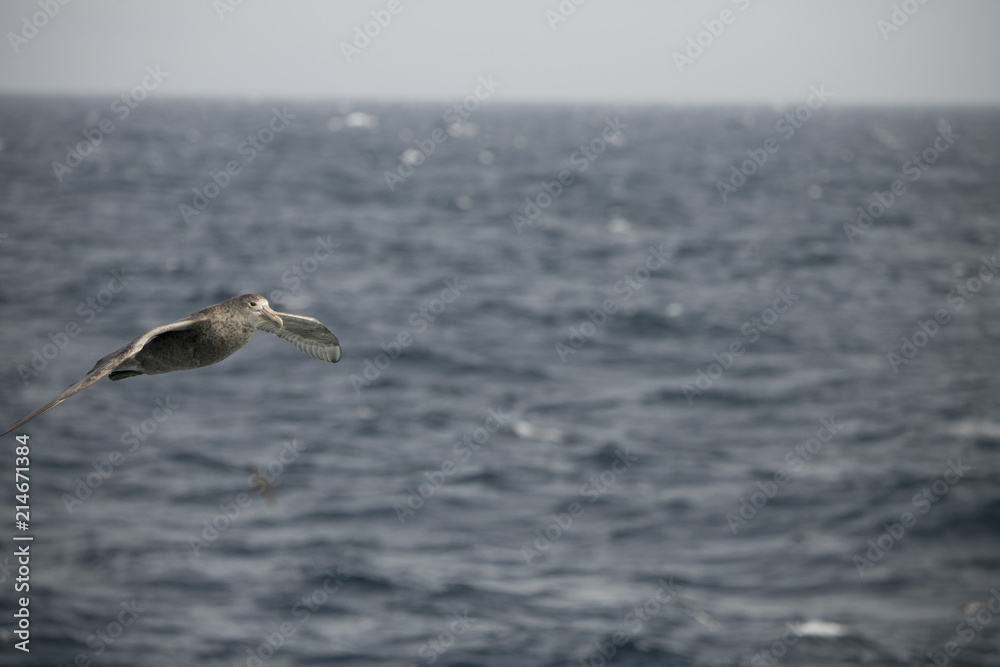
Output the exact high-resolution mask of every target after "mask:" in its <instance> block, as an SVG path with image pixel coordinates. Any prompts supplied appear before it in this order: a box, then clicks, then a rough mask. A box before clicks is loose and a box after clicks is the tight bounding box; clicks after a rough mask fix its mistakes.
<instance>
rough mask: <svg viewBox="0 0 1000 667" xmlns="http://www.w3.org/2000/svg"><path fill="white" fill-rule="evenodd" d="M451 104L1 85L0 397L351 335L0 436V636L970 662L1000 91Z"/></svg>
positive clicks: (996, 656)
mask: <svg viewBox="0 0 1000 667" xmlns="http://www.w3.org/2000/svg"><path fill="white" fill-rule="evenodd" d="M449 106H450V105H446V104H431V103H428V104H424V105H412V104H407V105H400V104H366V103H352V104H348V103H335V102H329V103H318V102H313V103H305V102H285V101H281V100H277V101H256V102H253V103H248V102H244V101H231V102H227V101H201V102H199V101H169V100H156V99H150V100H146V101H143V102H142V103H141V104H139V105H137V106H136V108H134V109H131V110H130V113H129V114H128V115H127V116H126V117H122V110H121V108H120V107H118V108H117V109H116V108H113V107H112V104H111V100H104V99H96V98H95V99H47V98H16V97H8V98H4V99H3V100H2V104H0V139H2V148H3V150H2V151H0V225H2V227H0V230H2V232H0V234H2V235H0V318H2V323H3V325H2V326H0V351H2V357H3V360H4V363H3V365H2V369H0V372H2V374H3V382H2V383H0V405H2V406H3V420H4V421H5V422H6V423H5V424H4V426H6V425H8V424H10V423H13V422H14V421H15V420H16V419H17V418H19V417H21V416H22V415H23V414H26V413H27V412H29V411H30V410H31V409H33V408H34V407H35V406H37V405H38V404H41V403H42V402H44V401H45V400H46V399H48V398H49V397H51V396H52V395H55V394H56V393H58V392H59V391H61V390H62V389H63V388H64V387H66V386H67V385H69V384H71V383H72V382H75V381H76V380H77V379H79V378H80V377H82V376H83V374H84V373H86V372H87V371H88V370H89V369H90V367H91V366H92V364H93V363H94V362H95V361H96V360H97V359H99V358H100V357H102V356H104V355H105V354H107V353H108V352H110V351H112V350H114V349H116V348H117V347H119V346H120V345H122V344H123V343H124V342H126V341H128V340H129V339H131V338H132V337H134V336H136V335H137V334H139V333H140V332H142V331H144V330H146V329H147V328H151V327H153V326H156V325H159V324H162V323H166V322H169V321H172V320H174V319H177V318H179V317H182V316H184V315H186V314H188V313H190V312H193V311H194V310H197V309H199V308H202V307H204V306H207V305H210V304H213V303H217V302H219V301H222V300H224V299H226V298H229V297H231V296H233V295H236V294H240V293H245V292H257V293H260V294H263V295H265V296H267V297H268V298H269V299H270V300H271V302H272V305H273V306H274V307H275V308H276V309H278V310H280V311H286V312H293V313H299V314H305V315H311V316H314V317H317V318H319V319H320V320H321V321H323V322H324V323H325V324H327V326H329V328H330V329H331V330H332V331H334V332H335V333H336V334H337V335H338V337H339V338H340V341H341V344H342V346H343V350H344V356H343V359H342V360H341V361H340V362H339V363H338V364H336V365H330V364H324V363H321V362H318V361H316V360H314V359H310V358H309V357H307V356H305V355H303V354H302V353H300V352H299V351H297V350H295V349H294V348H293V347H291V346H289V345H288V344H286V343H284V342H282V341H280V340H278V339H277V338H274V337H272V336H269V335H267V334H264V333H259V334H258V335H257V336H255V337H254V340H252V341H251V342H250V344H248V345H247V346H246V347H245V348H244V349H243V350H241V351H239V352H238V353H237V354H236V355H234V356H233V357H232V358H230V359H227V360H226V361H224V362H222V363H220V364H218V365H216V366H212V367H208V368H204V369H200V370H198V371H194V372H183V373H175V374H169V375H160V376H151V377H150V376H147V377H138V378H134V379H128V380H125V381H122V382H115V383H112V382H109V381H106V380H102V381H101V382H99V383H97V384H95V385H93V386H92V387H90V388H88V389H87V390H86V391H84V392H82V393H80V394H78V395H77V396H75V397H73V398H72V399H71V400H69V401H67V402H65V403H64V404H62V405H60V406H58V407H56V408H55V409H53V410H52V411H51V412H49V413H47V414H45V415H43V416H42V417H40V418H38V419H37V420H35V421H34V422H31V423H30V424H28V425H27V426H26V427H24V428H23V429H21V430H19V431H18V433H26V434H28V435H29V436H30V440H29V441H28V442H29V445H30V473H29V474H30V479H31V491H30V506H31V512H30V527H29V529H28V530H27V531H19V530H17V529H16V528H15V526H14V523H13V521H14V516H13V515H14V511H15V510H14V504H15V501H14V499H13V498H14V495H15V490H14V488H13V479H12V470H13V467H14V464H15V462H14V456H15V447H16V442H15V441H14V434H10V435H8V436H6V444H4V445H3V447H2V452H3V453H2V457H3V462H2V467H3V469H4V470H6V471H7V472H6V473H5V475H4V479H5V480H6V481H4V482H3V485H4V488H2V489H0V495H2V497H3V498H4V501H3V506H4V507H5V516H6V518H5V519H4V520H3V522H2V525H3V526H5V528H4V533H3V535H5V537H3V540H4V542H6V543H7V545H8V546H7V547H5V548H4V549H3V555H2V556H0V563H2V566H3V567H2V568H0V591H2V594H0V613H2V617H3V618H4V619H5V620H4V621H3V623H2V624H0V662H2V663H3V664H5V665H6V664H10V665H22V664H23V665H71V664H78V665H86V664H94V665H148V666H152V667H156V666H159V665H205V666H216V665H218V666H220V667H221V666H231V665H247V666H250V667H253V666H255V665H268V666H275V667H277V666H292V665H295V666H298V665H351V666H355V665H356V666H359V667H361V666H381V665H401V666H406V665H445V666H447V665H454V666H458V665H474V666H478V665H482V666H492V665H497V666H500V665H503V666H507V665H530V666H535V665H537V666H546V667H563V666H566V667H568V666H571V665H581V664H582V665H594V666H595V667H600V666H601V665H603V664H613V665H629V666H633V665H635V666H638V665H642V666H645V665H678V666H687V665H691V666H708V665H726V666H737V665H739V666H743V665H754V666H756V665H761V664H768V665H775V664H781V665H789V666H793V665H810V666H813V665H859V664H868V665H900V666H902V665H906V666H910V665H924V664H934V661H937V662H938V663H939V664H945V663H946V664H949V665H997V664H1000V619H998V618H997V617H996V614H995V612H994V611H992V610H1000V593H997V591H998V590H1000V555H998V554H1000V552H998V547H1000V484H998V482H1000V413H998V409H997V400H998V390H1000V355H998V346H997V338H998V336H1000V301H998V298H1000V293H998V292H997V290H1000V285H996V284H994V283H996V282H1000V280H994V278H995V276H996V274H997V271H998V268H997V266H996V264H995V262H996V259H995V256H996V255H997V252H998V250H1000V221H998V215H1000V130H998V128H1000V115H998V113H997V112H996V111H994V110H974V109H945V108H941V109H916V110H914V109H848V108H842V107H838V106H837V105H835V104H833V103H832V102H831V103H830V104H827V105H825V106H823V105H820V106H819V108H817V109H806V110H803V109H802V108H796V107H789V108H786V109H776V108H766V107H760V108H708V109H700V108H668V107H617V108H616V107H570V106H565V107H562V106H503V105H493V106H487V105H484V106H483V107H482V108H478V109H475V110H469V111H468V113H467V114H466V115H467V116H468V117H467V118H466V119H465V120H464V121H463V122H461V123H458V124H453V123H449V122H448V120H449V119H448V118H446V117H445V114H446V112H447V110H448V108H449ZM787 114H791V116H790V117H786V115H787ZM796 114H798V115H797V116H796ZM452 119H453V117H452ZM109 123H111V125H109ZM102 124H103V129H102ZM109 127H110V128H112V129H111V131H110V132H108V131H107V130H108V128H109ZM88 137H89V138H88ZM67 146H69V147H70V148H69V149H67ZM68 150H69V155H68ZM73 151H77V155H76V156H75V155H73V154H72V152H73ZM77 156H78V157H77ZM915 156H916V157H918V158H919V161H917V160H915V159H914V158H915ZM67 160H68V161H67ZM53 163H59V165H54V164H53ZM741 170H742V172H745V173H748V174H750V175H749V176H746V175H745V174H744V173H741ZM387 173H388V174H394V175H395V176H388V177H387V175H386V174H387ZM897 181H898V182H897ZM720 184H721V185H720ZM726 185H728V187H726ZM184 207H188V208H184ZM859 208H860V209H861V211H860V212H859V210H858V209H859ZM860 213H865V214H866V215H867V216H868V217H864V216H861V215H860ZM519 216H520V217H519ZM859 217H860V220H859ZM845 225H847V226H846V227H845ZM253 468H256V469H258V470H259V471H260V474H261V475H262V476H264V477H266V478H268V479H269V480H270V486H271V492H272V494H273V499H272V502H268V501H267V499H266V498H265V495H266V494H264V493H263V488H262V485H261V484H260V482H259V478H254V477H252V476H251V473H250V470H251V469H253ZM15 535H30V536H33V537H34V541H32V542H31V543H30V553H31V560H30V568H31V570H30V582H29V583H30V605H29V609H30V624H31V625H30V629H31V637H30V648H31V652H30V653H29V654H26V653H23V652H21V651H18V650H16V649H14V647H13V646H14V643H15V642H17V641H18V639H17V638H16V637H14V635H13V634H12V630H13V620H12V619H13V614H14V613H15V611H16V610H17V609H18V608H19V605H18V604H17V603H16V598H17V597H18V596H19V595H21V594H15V591H14V585H15V583H16V581H15V579H16V577H17V563H16V558H15V557H14V555H13V550H14V548H16V547H17V546H18V545H20V544H23V543H20V542H19V543H15V542H14V541H13V540H12V539H11V538H12V537H14V536H15Z"/></svg>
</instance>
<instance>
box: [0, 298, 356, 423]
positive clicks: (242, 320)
mask: <svg viewBox="0 0 1000 667" xmlns="http://www.w3.org/2000/svg"><path fill="white" fill-rule="evenodd" d="M258 329H260V330H262V331H266V332H268V333H273V334H274V335H275V336H278V337H279V338H282V339H284V340H286V341H288V342H289V343H291V344H292V345H294V346H295V347H297V348H299V349H300V350H302V351H303V352H305V353H306V354H308V355H309V356H311V357H315V358H316V359H320V360H322V361H329V362H331V363H336V362H337V361H339V360H340V354H341V350H340V342H339V341H338V340H337V337H336V336H334V335H333V334H332V333H330V330H329V329H327V328H326V327H325V326H323V324H322V323H320V321H319V320H316V319H314V318H312V317H304V316H301V315H291V314H289V313H278V312H275V311H274V310H272V309H271V307H270V306H269V305H268V303H267V299H265V298H264V297H262V296H260V295H258V294H244V295H242V296H237V297H233V298H232V299H229V300H227V301H223V302H222V303H218V304H216V305H214V306H209V307H208V308H203V309H202V310H199V311H197V312H194V313H191V314H190V315H188V316H187V317H185V318H182V319H180V320H177V321H176V322H173V323H172V324H164V325H163V326H159V327H155V328H153V329H150V330H149V331H147V332H146V333H144V334H142V335H141V336H139V337H137V338H135V339H134V340H132V341H131V342H129V343H128V344H127V345H125V346H123V347H122V348H120V349H119V350H116V351H115V352H112V353H111V354H109V355H108V356H106V357H104V358H103V359H101V360H100V361H98V362H97V363H96V364H95V365H94V367H93V368H92V369H91V370H90V372H89V373H87V375H86V376H84V378H83V379H82V380H80V381H79V382H77V383H76V384H74V385H71V386H70V387H69V388H67V389H66V391H64V392H63V393H61V394H59V395H58V396H56V397H55V398H53V399H52V400H51V401H49V402H48V403H45V404H44V405H42V406H41V407H39V408H38V409H37V410H35V411H34V412H32V413H31V414H29V415H27V416H26V417H24V418H23V419H21V420H20V421H18V422H17V423H16V424H14V425H13V426H11V427H10V428H9V429H7V430H6V431H4V432H3V433H0V436H2V435H6V434H7V433H10V432H11V431H13V430H14V429H16V428H18V427H20V426H22V425H24V424H26V423H27V422H29V421H31V420H32V419H34V418H35V417H37V416H39V415H41V414H42V413H44V412H46V411H48V410H51V409H52V408H54V407H55V406H56V405H58V404H59V403H62V402H63V401H65V400H66V399H67V398H69V397H70V396H72V395H74V394H76V393H77V392H79V391H81V390H83V389H85V388H86V387H89V386H90V385H92V384H93V383H95V382H97V381H98V380H100V379H101V378H102V377H104V376H105V375H107V376H109V378H110V379H111V380H123V379H125V378H130V377H135V376H137V375H159V374H161V373H172V372H174V371H189V370H193V369H195V368H202V367H204V366H210V365H212V364H216V363H218V362H220V361H222V360H223V359H225V358H226V357H228V356H230V355H231V354H233V353H234V352H236V351H237V350H238V349H240V348H241V347H243V346H244V345H246V344H247V343H249V342H250V339H251V338H252V337H253V334H254V331H256V330H258Z"/></svg>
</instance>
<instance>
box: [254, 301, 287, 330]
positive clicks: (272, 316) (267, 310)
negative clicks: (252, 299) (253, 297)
mask: <svg viewBox="0 0 1000 667" xmlns="http://www.w3.org/2000/svg"><path fill="white" fill-rule="evenodd" d="M260 314H261V315H263V316H264V317H265V318H266V319H268V320H271V321H272V322H274V323H275V324H276V325H277V327H278V328H279V329H284V328H285V323H284V322H283V321H282V320H281V318H280V317H279V316H278V313H276V312H274V311H273V310H272V309H271V307H270V306H264V307H263V308H261V309H260Z"/></svg>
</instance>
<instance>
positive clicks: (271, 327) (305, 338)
mask: <svg viewBox="0 0 1000 667" xmlns="http://www.w3.org/2000/svg"><path fill="white" fill-rule="evenodd" d="M278 317H280V318H281V320H282V321H283V322H284V323H285V326H283V327H281V328H280V329H279V328H278V327H277V326H276V325H275V324H274V323H272V322H269V321H267V320H265V321H263V322H261V323H259V324H258V325H257V328H258V329H260V330H261V331H266V332H267V333H270V334H274V335H275V336H277V337H278V338H280V339H282V340H286V341H288V342H289V343H291V344H292V345H294V346H295V347H297V348H299V349H300V350H302V351H303V352H305V353H306V354H308V355H309V356H310V357H314V358H316V359H320V360H322V361H329V362H330V363H331V364H335V363H337V362H338V361H340V341H338V340H337V337H336V336H334V335H333V334H332V333H331V332H330V330H329V329H327V328H326V327H325V326H323V323H322V322H320V321H319V320H317V319H316V318H315V317H304V316H302V315H292V314H290V313H278Z"/></svg>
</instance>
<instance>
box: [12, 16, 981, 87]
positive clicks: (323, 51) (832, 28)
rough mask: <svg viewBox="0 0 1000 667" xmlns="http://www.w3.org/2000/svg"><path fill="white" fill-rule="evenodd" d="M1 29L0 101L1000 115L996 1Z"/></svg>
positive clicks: (52, 21) (100, 19) (28, 22)
mask: <svg viewBox="0 0 1000 667" xmlns="http://www.w3.org/2000/svg"><path fill="white" fill-rule="evenodd" d="M60 2H66V3H67V4H65V5H62V4H60ZM577 2H580V3H581V4H579V5H577V4H576V3H577ZM237 3H238V4H237ZM894 6H895V7H896V9H895V16H894V15H893V14H894ZM560 7H562V8H563V10H562V11H560ZM46 8H48V14H53V15H52V16H49V15H47V14H46V11H45V9H46ZM907 9H908V10H909V13H907V12H906V11H904V10H907ZM228 10H231V11H228ZM392 10H395V13H393V11H392ZM570 10H573V11H572V12H571V11H570ZM373 12H374V13H375V14H374V15H373ZM723 12H727V13H725V14H724V13H723ZM378 18H381V19H382V23H384V24H385V25H379V24H377V23H376V22H375V21H376V20H377V19H378ZM894 18H895V21H893V19H894ZM562 19H564V20H562ZM904 20H905V21H904ZM706 21H707V22H708V24H707V25H706V23H705V22H706ZM880 21H881V24H880ZM366 24H370V25H368V26H367V28H368V32H369V33H372V34H375V36H374V37H371V38H369V41H368V42H367V43H366V42H365V38H360V39H358V40H357V42H356V41H355V40H356V37H357V31H358V30H360V31H362V32H363V31H364V30H365V28H366ZM0 27H2V30H3V33H4V40H3V41H4V43H3V44H2V45H0V54H2V55H0V92H15V91H16V92H21V91H23V92H70V93H82V94H97V95H104V94H108V95H120V94H122V93H124V92H126V91H128V90H129V89H131V88H132V87H133V86H135V85H137V84H139V83H140V82H141V81H142V79H143V76H144V75H145V74H144V72H145V70H146V67H147V66H152V67H155V66H159V67H160V68H161V71H163V72H166V73H167V74H166V76H165V78H164V79H163V82H162V84H161V85H160V86H158V88H157V90H156V95H157V96H160V95H162V96H169V95H197V96H223V95H224V96H234V95H235V96H242V97H303V96H305V97H326V98H337V99H373V98H374V99H406V100H409V99H433V100H437V99H444V100H454V99H456V98H457V99H460V98H462V97H464V96H466V95H469V94H471V93H472V92H473V90H474V88H475V86H476V81H477V78H478V77H480V76H487V75H492V76H493V78H494V80H495V81H497V82H499V83H500V84H501V87H500V88H499V90H498V92H497V94H496V95H497V97H496V99H497V100H498V101H499V100H500V99H501V98H502V99H503V100H506V101H601V102H666V103H705V102H708V103H716V102H745V103H765V104H774V103H784V102H792V101H798V100H800V99H801V98H804V96H806V95H807V93H808V89H809V87H810V86H813V85H819V84H825V85H826V86H827V88H828V89H829V90H831V91H833V92H834V93H835V95H836V97H837V99H838V102H839V103H842V104H843V103H861V104H885V103H889V104H992V105H997V104H1000V67H998V66H1000V40H998V39H997V38H996V30H997V28H998V27H1000V2H995V1H993V0H978V1H977V0H886V1H882V0H826V1H824V0H698V1H695V0H494V1H492V2H489V1H486V0H356V1H354V2H344V1H337V0H169V1H167V0H156V1H153V0H4V1H3V2H2V4H0ZM897 28H898V29H897ZM712 31H714V32H715V33H718V34H712ZM699 33H701V34H700V35H699ZM689 38H690V39H691V40H694V41H695V42H697V41H699V39H700V41H701V43H702V46H701V47H700V48H701V50H700V52H699V51H698V50H697V48H696V47H692V48H691V50H690V52H687V51H688V48H689V41H688V40H689ZM345 44H346V45H350V47H351V48H352V49H356V51H351V52H350V53H347V54H345V52H344V51H345V48H344V45H345ZM675 54H679V55H681V56H683V57H684V58H689V60H681V59H679V58H678V56H677V55H675Z"/></svg>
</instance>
